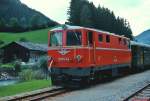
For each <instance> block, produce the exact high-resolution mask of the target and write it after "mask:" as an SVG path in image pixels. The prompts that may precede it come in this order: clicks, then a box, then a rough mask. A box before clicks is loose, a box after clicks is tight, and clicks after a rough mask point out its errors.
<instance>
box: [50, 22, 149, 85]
mask: <svg viewBox="0 0 150 101" xmlns="http://www.w3.org/2000/svg"><path fill="white" fill-rule="evenodd" d="M48 35H49V36H48V37H49V44H48V45H49V49H48V69H49V71H50V75H51V80H52V84H53V85H59V86H82V85H83V86H84V85H85V84H86V83H90V82H92V81H93V80H99V79H100V78H103V77H106V76H117V75H118V74H120V73H122V71H124V70H128V69H131V68H132V65H136V64H138V63H139V61H140V62H141V61H143V60H141V58H142V57H143V56H142V57H140V56H139V57H138V58H140V59H137V60H136V59H135V58H136V57H137V55H139V54H138V53H137V52H138V51H136V50H137V46H138V45H136V44H135V45H134V46H133V47H132V49H133V50H134V49H135V50H134V51H133V50H131V44H130V40H129V39H128V38H126V37H124V36H119V35H115V34H113V33H109V32H105V31H101V30H96V29H92V28H86V27H80V26H69V25H63V26H59V27H56V28H53V29H52V30H51V31H49V34H48ZM139 47H140V46H139ZM138 49H139V48H138ZM140 49H141V48H140ZM140 49H139V51H140ZM142 49H143V48H142ZM132 53H134V54H132ZM143 53H144V52H143ZM143 53H142V54H143ZM148 54H150V53H148ZM133 55H136V56H133ZM132 59H133V60H132ZM132 61H133V62H132ZM142 63H143V62H142ZM138 66H139V65H138Z"/></svg>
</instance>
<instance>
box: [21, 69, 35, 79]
mask: <svg viewBox="0 0 150 101" xmlns="http://www.w3.org/2000/svg"><path fill="white" fill-rule="evenodd" d="M19 77H20V78H21V80H22V81H28V80H33V73H32V70H31V69H27V70H23V71H22V72H20V73H19Z"/></svg>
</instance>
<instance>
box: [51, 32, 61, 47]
mask: <svg viewBox="0 0 150 101" xmlns="http://www.w3.org/2000/svg"><path fill="white" fill-rule="evenodd" d="M50 46H62V32H51V34H50Z"/></svg>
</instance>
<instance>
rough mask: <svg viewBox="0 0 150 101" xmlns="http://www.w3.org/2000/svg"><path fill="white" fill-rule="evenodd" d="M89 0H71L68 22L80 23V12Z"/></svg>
mask: <svg viewBox="0 0 150 101" xmlns="http://www.w3.org/2000/svg"><path fill="white" fill-rule="evenodd" d="M87 2H88V1H87V0H71V2H70V7H69V9H68V15H69V18H68V22H70V24H74V25H80V13H81V9H82V6H83V4H85V3H87Z"/></svg>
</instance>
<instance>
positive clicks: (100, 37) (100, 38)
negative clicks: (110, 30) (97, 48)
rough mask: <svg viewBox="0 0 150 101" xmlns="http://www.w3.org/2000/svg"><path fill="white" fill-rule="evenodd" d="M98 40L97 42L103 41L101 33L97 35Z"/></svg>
mask: <svg viewBox="0 0 150 101" xmlns="http://www.w3.org/2000/svg"><path fill="white" fill-rule="evenodd" d="M98 40H99V42H103V35H102V34H99V35H98Z"/></svg>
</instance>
